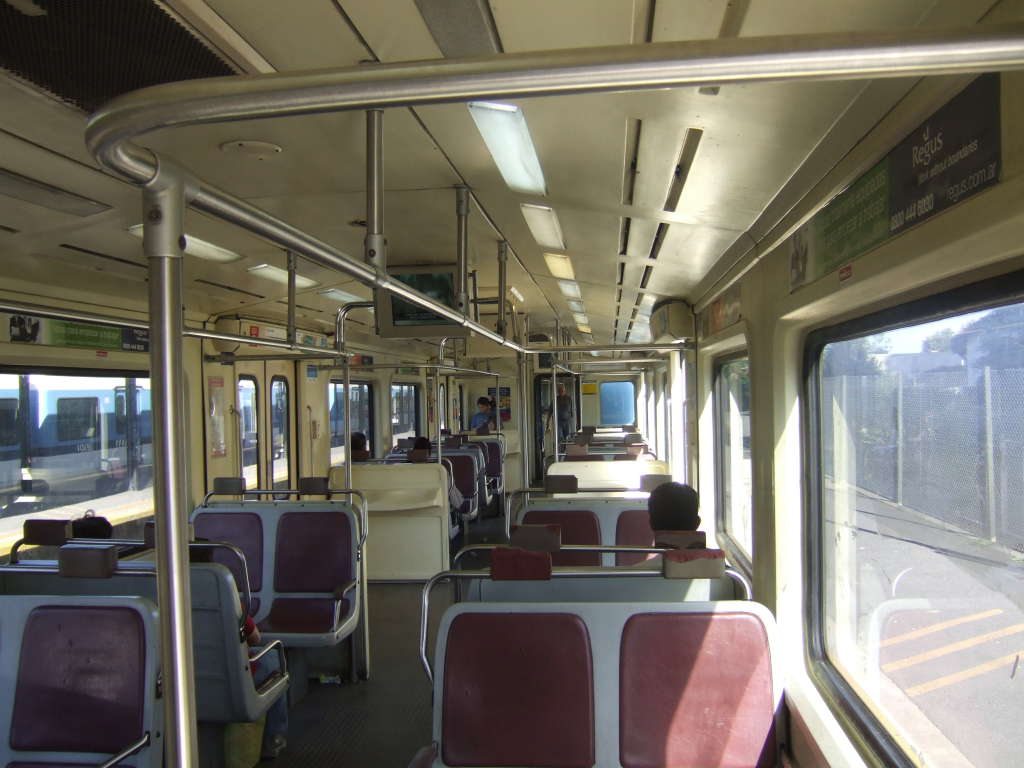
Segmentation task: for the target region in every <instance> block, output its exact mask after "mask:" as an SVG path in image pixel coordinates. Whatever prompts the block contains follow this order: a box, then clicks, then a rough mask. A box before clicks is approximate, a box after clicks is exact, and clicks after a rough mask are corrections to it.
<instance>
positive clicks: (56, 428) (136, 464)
mask: <svg viewBox="0 0 1024 768" xmlns="http://www.w3.org/2000/svg"><path fill="white" fill-rule="evenodd" d="M143 393H144V394H145V397H143ZM148 394H149V380H148V379H145V378H134V377H126V376H124V375H123V374H122V375H119V376H118V375H102V374H97V373H93V372H90V373H88V374H84V375H79V374H77V373H67V374H62V375H56V374H41V373H31V372H16V373H15V372H10V373H0V518H2V524H0V534H6V533H9V532H11V531H14V530H17V529H18V528H20V525H21V523H22V521H23V520H24V519H25V517H26V516H28V517H31V516H34V515H37V514H39V513H42V514H44V515H53V514H58V515H64V514H66V515H67V517H69V518H70V517H80V516H81V515H82V514H84V513H85V512H86V510H89V509H91V510H93V511H94V512H95V513H96V514H97V515H104V514H107V515H109V516H111V517H112V518H113V519H114V521H115V522H117V521H119V520H123V519H130V517H140V516H143V515H145V514H148V513H150V512H151V511H152V508H153V501H152V492H151V491H150V490H149V489H150V486H151V484H152V476H153V475H152V463H153V459H152V424H151V415H150V412H149V399H148ZM143 402H145V406H146V407H145V409H144V410H143V409H142V408H141V407H140V406H141V404H142V403H143Z"/></svg>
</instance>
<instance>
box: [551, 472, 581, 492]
mask: <svg viewBox="0 0 1024 768" xmlns="http://www.w3.org/2000/svg"><path fill="white" fill-rule="evenodd" d="M579 487H580V481H579V478H577V477H576V475H546V476H545V477H544V490H545V492H547V493H576V492H577V491H578V490H579Z"/></svg>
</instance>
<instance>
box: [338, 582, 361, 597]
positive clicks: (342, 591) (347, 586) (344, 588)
mask: <svg viewBox="0 0 1024 768" xmlns="http://www.w3.org/2000/svg"><path fill="white" fill-rule="evenodd" d="M358 584H359V582H358V581H356V580H355V579H350V580H349V581H346V582H345V583H344V584H342V585H341V586H340V587H336V588H335V590H334V599H335V600H341V599H342V598H343V597H345V595H347V594H348V593H349V592H351V591H352V590H353V589H355V588H356V586H358Z"/></svg>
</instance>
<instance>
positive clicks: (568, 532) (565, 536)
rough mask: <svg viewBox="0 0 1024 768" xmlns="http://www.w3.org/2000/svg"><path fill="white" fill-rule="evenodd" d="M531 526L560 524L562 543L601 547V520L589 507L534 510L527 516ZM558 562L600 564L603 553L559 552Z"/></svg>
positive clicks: (552, 560)
mask: <svg viewBox="0 0 1024 768" xmlns="http://www.w3.org/2000/svg"><path fill="white" fill-rule="evenodd" d="M523 523H525V524H527V525H560V526H561V527H562V544H590V545H593V546H600V544H601V523H600V521H599V520H598V519H597V515H595V514H594V513H593V512H591V511H590V510H589V509H531V510H528V511H527V513H526V516H525V517H524V518H523ZM551 562H552V563H553V564H554V565H600V564H601V553H600V552H556V553H555V554H554V555H552V557H551Z"/></svg>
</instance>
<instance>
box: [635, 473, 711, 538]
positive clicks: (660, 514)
mask: <svg viewBox="0 0 1024 768" xmlns="http://www.w3.org/2000/svg"><path fill="white" fill-rule="evenodd" d="M698 503H699V502H698V498H697V492H696V491H695V490H693V488H691V487H690V486H688V485H684V484H683V483H662V484H661V485H659V486H658V487H657V488H655V489H654V490H653V491H651V496H650V498H649V499H648V500H647V513H648V514H649V515H650V516H651V529H652V530H655V531H696V530H697V527H698V526H699V525H700V515H698V514H697V507H698Z"/></svg>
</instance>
